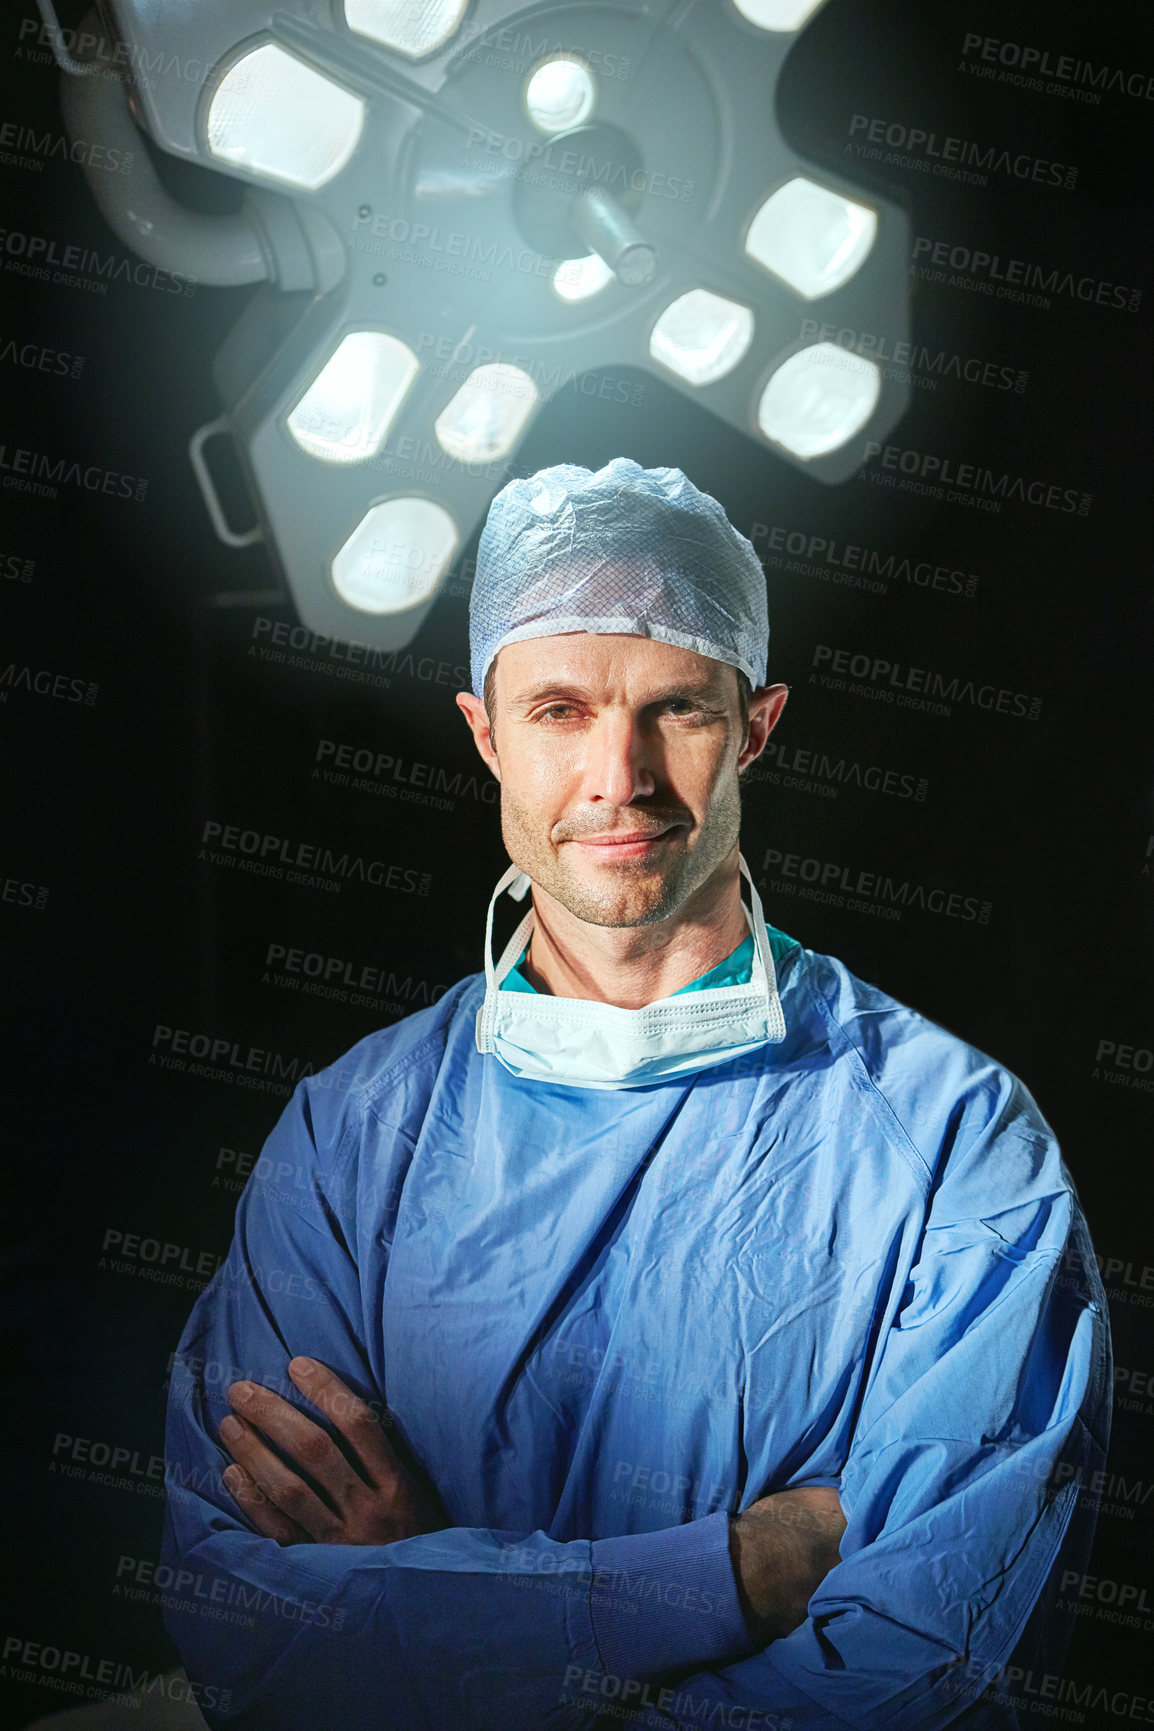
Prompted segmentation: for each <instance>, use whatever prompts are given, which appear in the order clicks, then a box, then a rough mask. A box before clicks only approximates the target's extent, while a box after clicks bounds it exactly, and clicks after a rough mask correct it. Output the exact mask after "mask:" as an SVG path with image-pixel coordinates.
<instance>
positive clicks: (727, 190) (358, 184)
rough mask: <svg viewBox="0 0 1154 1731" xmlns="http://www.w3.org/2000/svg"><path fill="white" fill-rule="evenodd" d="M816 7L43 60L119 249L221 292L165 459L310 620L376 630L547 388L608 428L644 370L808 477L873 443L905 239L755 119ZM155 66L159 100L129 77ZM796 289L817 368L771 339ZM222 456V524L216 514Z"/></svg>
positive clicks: (717, 7) (887, 204) (502, 1)
mask: <svg viewBox="0 0 1154 1731" xmlns="http://www.w3.org/2000/svg"><path fill="white" fill-rule="evenodd" d="M818 3H819V0H709V3H708V4H706V3H702V4H699V5H693V6H684V5H678V6H674V7H672V8H665V9H660V10H659V9H655V8H651V7H648V6H641V5H637V6H633V5H630V6H612V5H605V4H604V3H603V0H571V3H570V0H566V4H565V5H564V6H561V5H559V4H558V0H530V3H529V4H524V0H484V3H483V5H482V4H481V0H475V3H474V4H473V5H472V6H470V5H469V4H468V3H467V0H227V3H226V0H213V3H212V4H208V3H207V0H163V4H160V3H159V0H102V4H101V17H102V18H104V19H107V20H108V21H109V27H111V28H113V29H115V31H116V32H117V33H118V35H119V37H120V39H121V42H120V44H118V45H117V46H116V47H115V48H114V49H112V50H109V49H108V48H107V47H106V46H104V47H102V48H101V50H100V52H99V59H97V58H95V57H93V59H92V60H91V61H90V64H91V65H93V66H96V65H100V66H110V65H115V66H117V67H118V68H119V67H123V68H124V72H123V75H122V76H117V77H110V76H106V75H103V76H96V77H88V76H85V75H84V66H83V64H82V63H81V62H80V61H78V60H77V59H73V58H69V57H64V56H62V67H63V68H64V70H65V72H66V76H65V77H64V79H63V80H62V86H61V89H62V106H63V109H64V115H65V121H66V124H67V126H68V129H69V131H70V133H71V134H72V136H73V137H74V138H78V139H91V138H99V139H100V140H101V141H102V142H103V143H104V144H105V145H106V146H107V147H109V148H119V149H121V150H122V151H131V152H132V153H133V172H132V175H131V177H125V176H118V175H109V174H107V173H103V172H101V171H100V170H99V169H95V168H84V170H83V171H84V172H85V175H86V178H87V180H88V184H89V187H90V189H91V191H92V195H93V197H94V199H95V200H96V202H97V204H98V206H99V208H100V210H101V212H102V214H103V215H104V217H105V219H106V220H107V222H108V223H109V224H110V226H111V227H112V229H113V230H114V232H115V233H116V235H117V236H118V237H119V239H120V240H121V241H122V242H123V243H124V244H125V245H126V246H127V247H129V248H131V249H132V250H133V251H135V252H137V253H139V254H140V255H141V256H143V257H144V258H146V259H147V260H148V261H149V262H150V263H152V264H154V265H156V266H158V267H159V268H161V269H164V270H167V271H169V272H170V273H172V274H173V275H174V276H177V277H179V276H180V275H183V276H185V277H187V278H188V279H190V280H191V281H195V282H197V283H198V284H200V285H202V287H203V288H208V287H211V286H213V285H219V286H229V287H239V286H244V285H249V286H250V287H251V288H252V291H253V292H252V293H251V294H250V296H249V298H248V300H247V303H246V305H245V307H244V310H243V311H242V313H241V315H240V317H239V319H238V321H237V323H236V324H235V325H234V327H233V329H232V330H231V331H230V333H229V335H228V336H227V338H226V339H225V341H224V343H223V345H222V347H221V349H220V352H219V353H218V355H217V357H216V360H215V362H214V364H213V379H214V383H215V385H216V388H217V391H218V394H219V398H220V402H221V412H220V414H219V415H217V416H216V417H215V418H214V419H211V420H209V421H208V422H207V423H206V424H205V425H204V426H202V427H199V428H197V429H196V431H195V432H194V433H193V434H192V437H191V439H190V441H189V453H190V458H191V460H192V464H193V468H194V472H195V474H196V478H197V480H198V483H199V484H200V487H201V490H202V493H203V495H204V500H205V506H206V509H207V510H208V513H209V515H210V517H211V520H212V523H213V526H214V528H215V529H216V532H217V534H218V535H219V536H220V538H221V539H222V540H223V541H225V542H226V543H227V544H228V545H229V546H235V547H243V546H249V545H251V544H252V543H253V542H254V541H258V540H263V541H264V543H265V544H266V546H267V548H268V551H269V554H270V556H271V558H272V559H273V560H274V561H275V564H276V565H277V567H278V568H279V569H280V571H281V572H282V573H283V575H284V578H285V581H286V582H287V585H288V588H289V590H290V591H291V595H292V598H293V601H294V603H295V606H296V609H297V611H298V613H299V615H300V618H301V620H302V622H303V623H304V624H305V625H307V626H308V628H309V629H310V630H313V631H317V632H321V633H323V634H325V635H327V636H328V637H330V638H332V639H334V640H339V639H341V638H342V637H345V638H353V639H355V640H357V641H359V642H368V643H370V644H371V645H372V646H373V647H375V648H379V649H382V650H393V649H398V648H401V647H403V646H404V645H405V644H406V643H408V642H410V641H411V640H412V638H413V637H414V635H415V634H416V632H417V630H418V629H419V627H420V624H421V621H422V619H423V618H424V617H425V614H426V613H427V611H428V609H429V607H430V606H431V605H432V603H433V600H434V598H435V597H436V595H437V593H438V590H439V587H440V585H441V583H442V579H443V577H444V574H445V572H446V571H447V570H448V568H449V565H450V563H451V561H452V560H454V559H456V558H457V557H458V556H459V555H460V554H461V552H462V551H463V550H465V549H466V548H467V547H468V545H469V542H470V539H471V538H472V537H474V536H475V534H476V532H477V530H478V528H479V526H480V524H481V522H482V521H483V519H484V517H485V514H486V512H487V510H488V507H489V503H490V501H491V499H492V497H493V495H494V493H495V492H496V491H497V490H498V488H499V487H500V486H501V485H502V484H503V482H504V481H505V480H506V479H507V477H508V473H509V470H510V468H511V467H512V466H513V465H515V464H516V463H517V462H518V460H519V452H520V451H521V450H522V449H523V447H524V442H525V440H526V438H527V436H528V435H529V433H530V429H531V428H532V425H533V422H534V418H535V417H536V415H537V414H539V413H540V411H541V409H542V407H543V406H544V405H545V404H546V403H548V402H550V400H555V399H556V398H557V394H558V392H559V391H560V389H561V388H562V386H563V385H564V384H567V383H569V382H570V381H573V380H575V379H577V378H580V379H581V381H582V390H584V386H585V383H586V382H594V383H595V387H596V395H597V396H598V398H599V399H600V400H602V401H604V402H605V403H606V404H608V403H617V404H620V405H624V404H626V403H628V402H630V401H634V400H636V398H635V386H634V384H633V381H632V379H631V377H630V375H631V374H632V375H635V374H636V373H637V371H638V370H643V371H646V372H648V373H649V374H650V375H652V376H655V377H657V378H659V379H661V380H662V381H663V382H664V383H665V384H666V385H667V386H668V387H669V388H671V389H672V390H675V391H678V392H680V393H682V394H683V395H684V396H685V397H686V398H688V399H690V400H691V401H693V402H694V403H696V404H697V405H699V406H700V407H703V408H705V409H707V410H708V411H709V412H710V413H711V414H713V415H716V416H717V417H718V418H719V419H720V420H722V421H724V422H725V423H726V424H727V425H728V426H729V427H731V428H733V429H735V430H737V431H739V432H740V433H742V434H743V435H744V436H746V437H749V438H751V439H753V440H754V441H756V442H757V443H758V444H760V445H761V447H762V449H763V450H764V452H765V453H766V456H767V458H772V460H780V461H781V462H783V463H786V464H789V465H791V466H793V467H795V468H796V469H798V470H799V471H801V472H803V473H805V474H806V475H807V476H810V477H812V478H815V479H817V480H820V481H823V482H827V483H837V482H840V481H844V480H845V479H847V478H848V477H849V476H851V475H852V474H854V473H855V472H856V470H857V469H858V468H859V467H860V465H861V463H862V461H863V460H864V455H865V444H866V440H867V439H884V438H885V436H886V435H887V434H888V432H889V431H890V430H891V429H892V427H893V426H894V425H895V423H896V422H897V420H898V418H899V417H900V415H901V414H902V413H903V412H904V410H905V408H906V406H907V404H908V401H909V396H910V390H911V387H910V385H909V383H908V382H903V381H904V375H903V374H902V373H901V372H899V371H896V370H894V369H892V368H882V367H881V366H879V365H877V364H875V363H874V362H873V361H870V360H869V359H868V358H867V357H868V353H869V352H870V351H872V352H875V353H893V352H894V350H895V349H896V348H897V347H898V346H899V345H900V344H902V343H904V342H907V341H908V340H909V336H910V330H909V284H908V278H907V270H906V267H907V261H908V258H909V252H910V245H911V237H910V230H909V224H908V222H907V219H906V217H905V215H904V213H903V212H902V211H901V210H900V209H899V208H898V206H897V205H896V204H895V203H894V202H893V201H892V200H889V199H884V198H880V197H877V196H876V195H875V194H874V193H873V192H872V191H871V192H866V191H865V190H864V189H863V188H862V187H860V186H857V185H853V184H849V183H847V182H846V181H845V180H844V179H843V178H842V177H841V176H840V175H838V174H836V173H832V172H830V171H829V170H828V169H827V168H825V167H822V168H818V167H817V166H816V165H815V164H813V163H809V162H806V161H805V160H804V159H803V158H801V157H799V156H798V155H797V153H796V151H795V150H793V148H792V147H791V146H790V144H789V143H788V142H787V140H786V139H785V137H784V136H783V135H782V133H781V131H780V130H779V128H778V126H777V123H776V118H775V100H774V99H775V88H776V84H777V80H778V78H779V77H780V75H781V72H782V67H783V65H784V63H785V61H786V58H787V55H788V53H789V50H790V48H791V47H792V44H793V42H794V40H795V38H796V35H797V32H798V30H799V29H801V28H802V26H803V25H804V24H805V23H806V21H807V20H808V19H809V18H810V16H811V15H812V14H813V13H814V12H815V11H816V10H817V5H818ZM41 4H42V5H45V6H47V5H48V4H49V0H41ZM100 33H101V24H100V22H99V21H98V20H97V18H96V16H95V14H90V16H89V18H88V19H86V20H83V21H82V23H81V27H80V29H79V30H78V32H77V41H78V43H83V42H84V41H86V40H89V39H91V40H94V41H97V42H99V40H100ZM56 34H57V35H58V34H59V32H56ZM158 65H160V66H166V67H167V66H172V67H174V68H176V67H179V68H184V69H195V76H184V75H183V73H182V72H181V73H178V72H176V71H174V72H173V73H172V74H171V75H168V74H165V75H163V76H158V77H152V76H149V77H143V76H141V77H137V70H138V69H145V68H152V67H155V66H158ZM129 81H131V89H130V91H129V90H126V83H128V82H129ZM141 131H144V132H145V133H146V134H147V135H148V139H149V141H150V144H151V146H152V147H154V149H155V150H156V151H160V152H164V153H167V154H168V155H170V156H175V157H178V158H181V159H183V160H184V161H187V162H192V163H197V164H199V165H200V166H201V167H202V168H208V169H210V170H212V171H213V172H215V173H216V174H217V175H219V176H222V177H226V178H229V179H232V180H234V181H236V182H237V183H239V187H238V189H239V191H240V193H241V197H240V199H239V201H238V203H237V205H236V207H235V208H234V209H233V210H232V211H231V212H230V214H227V215H207V214H203V213H202V212H200V211H194V210H192V209H190V208H188V207H187V206H186V205H184V204H182V203H180V202H179V201H178V200H177V199H175V198H174V197H173V196H172V195H171V194H170V193H169V192H168V191H167V189H166V187H165V185H164V184H163V182H162V180H161V178H160V176H159V175H158V174H157V172H156V169H155V166H154V159H153V153H152V151H150V150H144V149H142V148H141V137H140V133H141ZM733 140H738V141H739V142H740V148H739V149H736V150H734V149H732V148H731V141H733ZM817 300H820V301H821V303H822V312H821V318H822V321H823V323H824V322H826V321H828V322H829V323H830V324H831V325H832V326H833V327H834V328H835V329H836V330H837V331H838V332H839V346H837V347H835V346H834V345H832V344H821V343H814V342H813V341H812V337H811V335H810V336H807V331H806V326H807V325H809V326H812V321H813V305H814V302H815V301H817ZM846 331H849V332H858V333H862V334H861V335H860V336H859V337H855V338H854V339H853V344H851V347H850V348H849V349H846V348H842V347H841V346H840V341H842V340H844V333H845V332H846ZM854 344H856V345H857V347H859V348H860V349H861V351H862V352H861V353H860V354H858V353H855V352H854ZM590 394H592V393H590ZM620 412H621V413H627V411H626V410H625V409H624V407H623V408H622V410H621V411H620ZM631 437H632V434H631V429H630V427H629V426H628V425H626V424H625V423H624V422H623V423H622V424H621V425H620V427H619V431H618V448H619V449H622V450H626V451H627V450H628V449H629V448H630V440H631ZM224 438H227V439H229V440H230V441H231V443H232V445H233V446H234V448H235V450H236V453H237V455H238V457H239V460H240V464H241V468H242V471H243V474H244V478H245V480H246V482H247V486H248V493H249V497H250V498H251V501H252V505H253V511H254V515H255V521H251V522H249V523H239V522H234V521H232V520H231V519H230V517H229V516H228V514H227V513H226V510H225V507H224V504H223V503H222V500H221V497H220V496H219V493H218V489H217V486H216V483H215V481H214V476H213V464H212V461H211V460H210V459H211V458H212V456H213V441H214V440H218V439H224Z"/></svg>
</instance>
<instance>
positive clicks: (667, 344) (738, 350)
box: [649, 289, 753, 385]
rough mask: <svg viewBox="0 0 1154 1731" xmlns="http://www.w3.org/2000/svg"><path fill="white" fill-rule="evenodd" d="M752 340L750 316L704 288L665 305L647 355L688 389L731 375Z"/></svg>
mask: <svg viewBox="0 0 1154 1731" xmlns="http://www.w3.org/2000/svg"><path fill="white" fill-rule="evenodd" d="M752 340H753V314H752V313H751V312H750V310H749V308H748V307H743V306H741V305H740V304H739V303H738V302H737V301H730V300H726V299H725V298H724V296H722V295H715V294H714V293H712V291H711V290H710V289H690V291H689V293H688V294H684V295H680V296H679V297H678V299H677V300H675V301H671V302H670V304H669V305H668V306H667V307H666V309H665V311H664V312H663V313H662V314H661V316H660V318H659V319H658V320H657V323H656V324H655V325H654V327H653V333H652V335H651V336H650V338H649V353H650V354H651V355H652V356H653V359H654V360H655V361H660V362H661V363H662V365H663V366H666V367H668V368H669V370H670V372H674V373H676V374H677V375H678V377H679V378H683V379H685V380H687V381H688V383H689V384H691V385H711V384H713V382H714V380H715V379H722V378H724V377H725V375H726V373H728V372H732V370H733V368H734V367H735V366H736V365H737V363H738V361H739V360H740V359H741V357H742V355H743V354H744V353H745V351H746V349H747V348H748V347H749V345H750V343H751V342H752Z"/></svg>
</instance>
